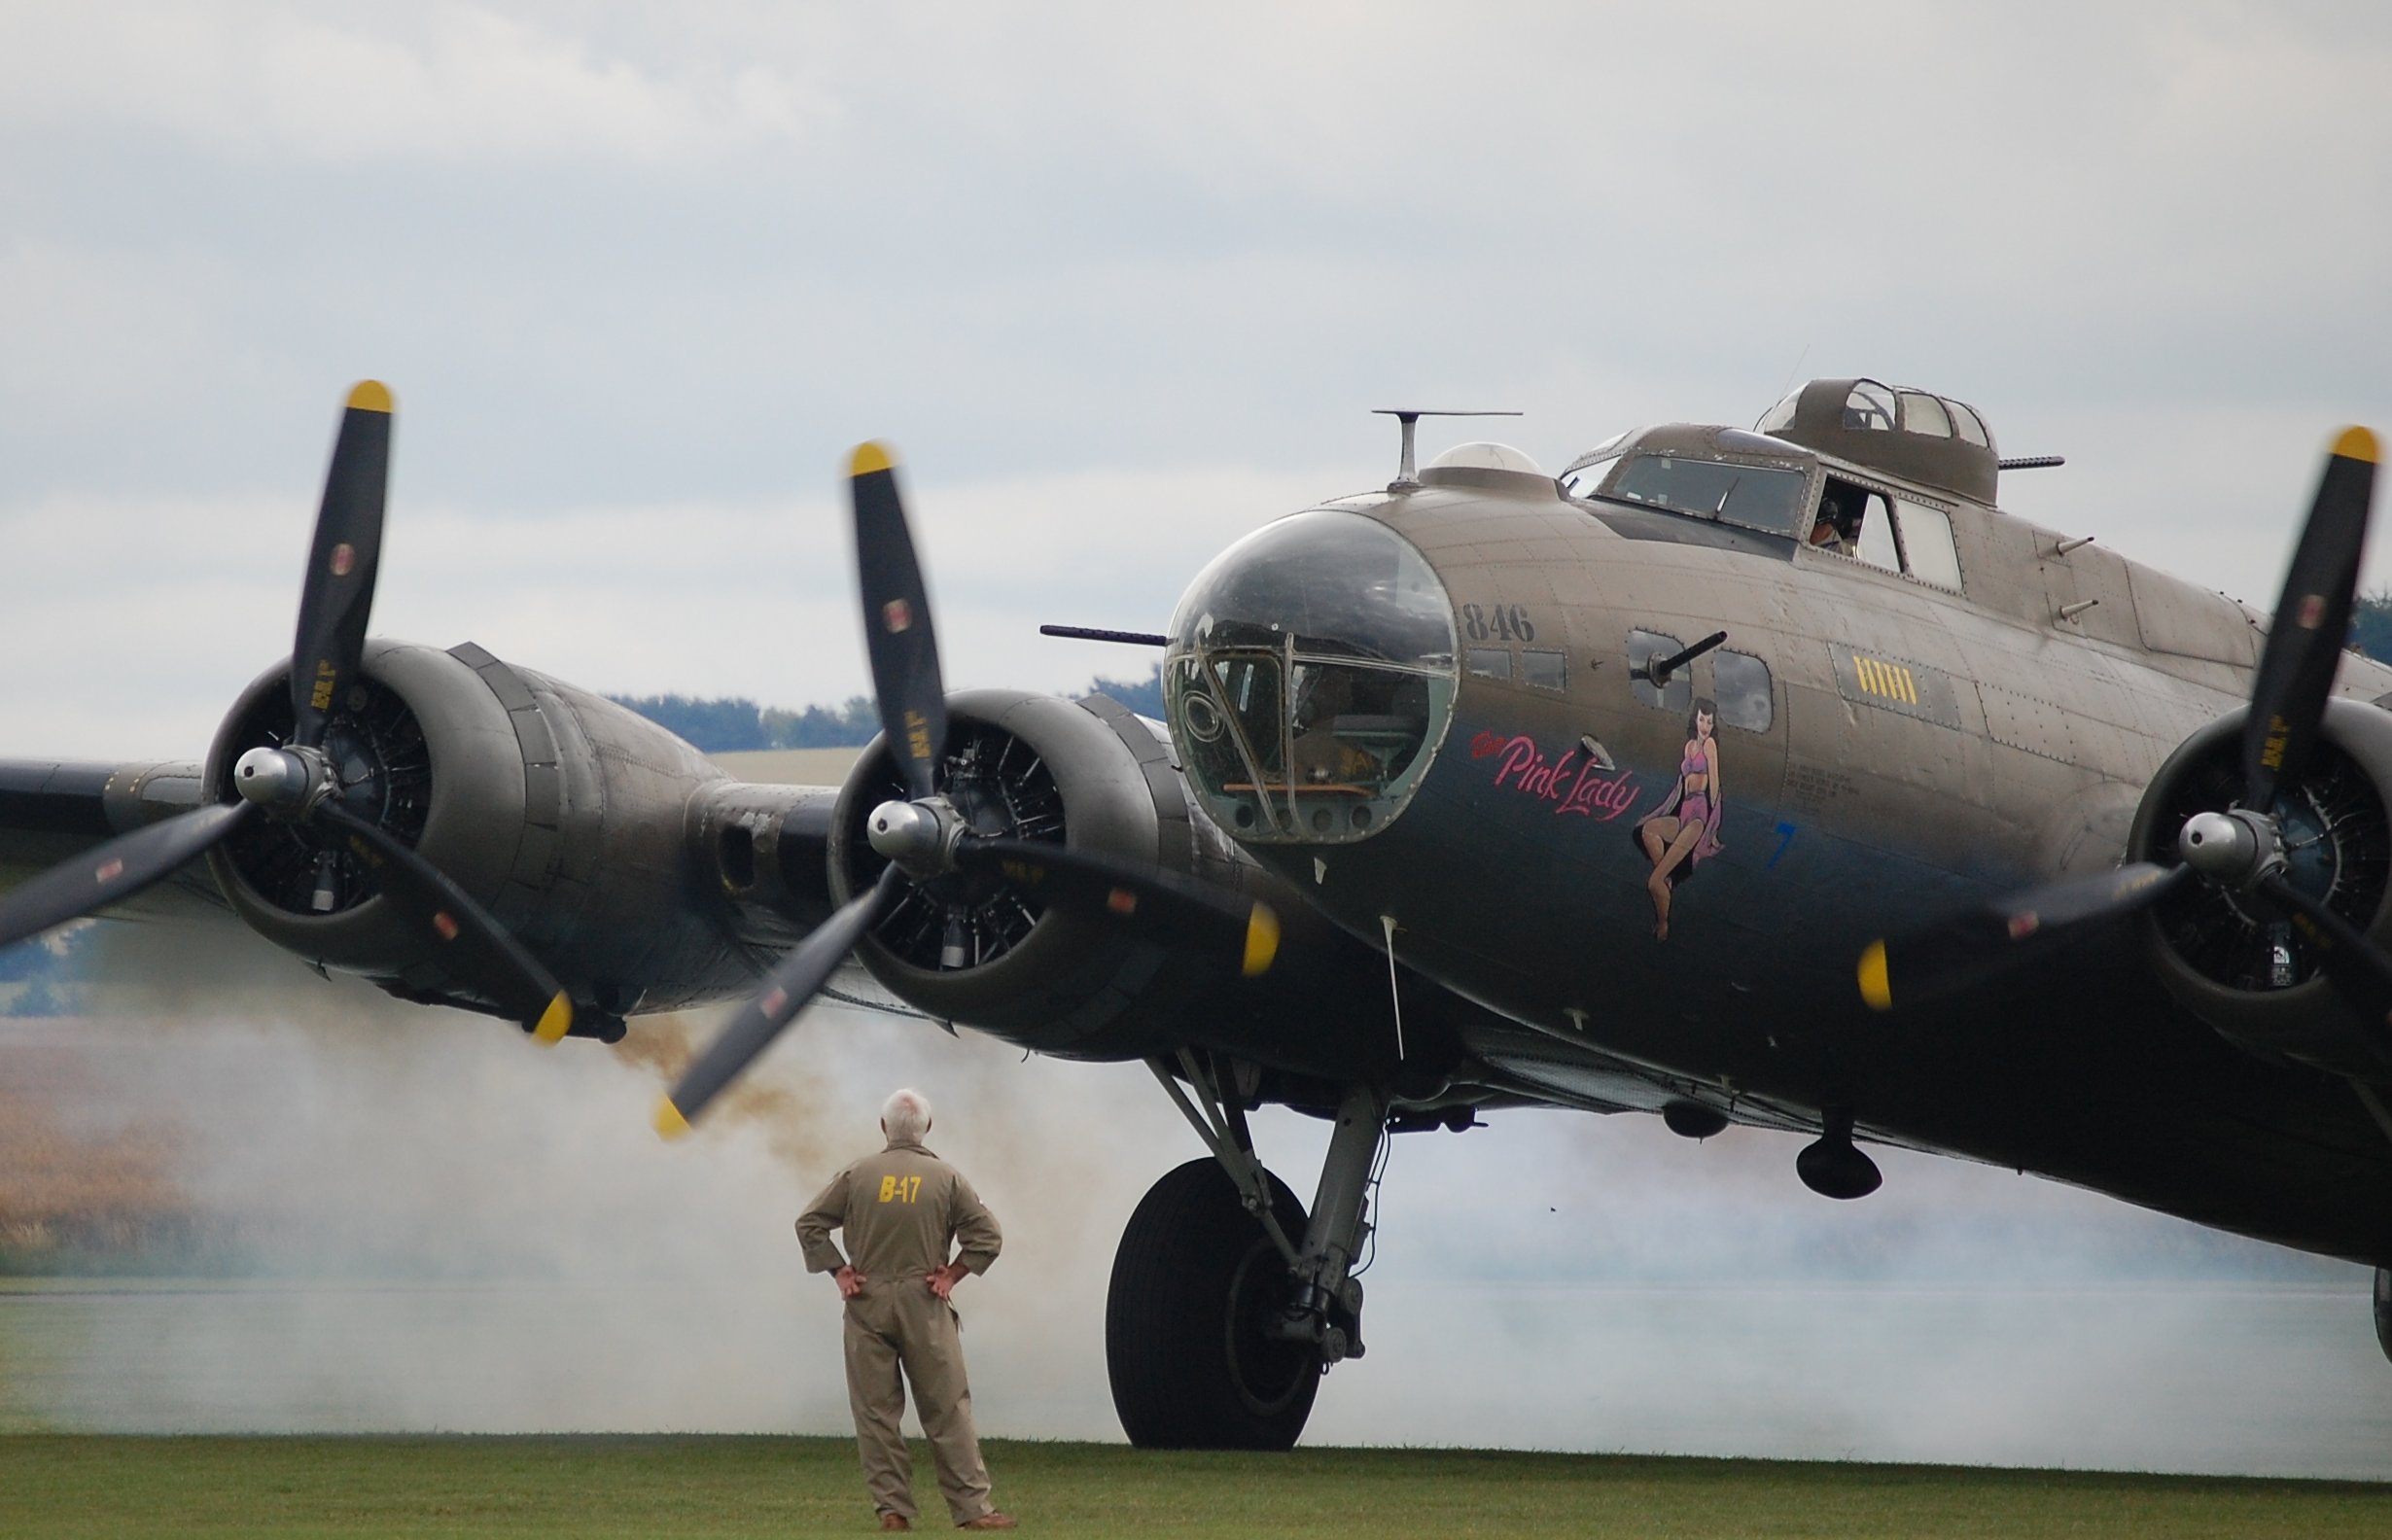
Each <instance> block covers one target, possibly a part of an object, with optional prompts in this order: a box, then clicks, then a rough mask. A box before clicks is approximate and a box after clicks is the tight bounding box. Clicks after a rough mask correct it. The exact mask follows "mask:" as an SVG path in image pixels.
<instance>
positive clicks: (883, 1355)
mask: <svg viewBox="0 0 2392 1540" xmlns="http://www.w3.org/2000/svg"><path fill="white" fill-rule="evenodd" d="M838 1229H844V1230H845V1231H846V1232H847V1250H848V1256H847V1257H846V1258H842V1257H841V1256H840V1255H839V1248H838V1246H836V1245H835V1244H833V1243H832V1242H831V1240H830V1232H831V1231H833V1230H838ZM797 1242H798V1244H799V1245H801V1246H802V1247H804V1249H805V1256H806V1271H807V1272H809V1273H835V1272H837V1271H838V1270H839V1269H840V1268H841V1267H842V1266H845V1265H847V1264H848V1262H849V1261H851V1260H852V1262H853V1264H854V1266H855V1269H856V1271H857V1272H859V1273H861V1274H862V1275H863V1279H864V1283H863V1292H862V1293H861V1294H859V1295H857V1296H856V1297H855V1298H854V1299H852V1300H849V1301H848V1302H847V1329H846V1344H847V1399H848V1403H849V1405H850V1406H851V1407H852V1408H853V1409H854V1411H855V1414H856V1444H857V1448H858V1451H859V1452H860V1453H861V1454H862V1460H863V1484H864V1487H865V1488H866V1489H867V1490H868V1491H870V1492H871V1494H872V1506H873V1507H874V1508H876V1509H878V1510H879V1511H880V1512H882V1513H884V1514H892V1513H893V1514H899V1515H902V1516H903V1517H904V1519H905V1520H906V1522H909V1523H910V1522H912V1521H913V1520H914V1519H915V1517H916V1514H915V1510H914V1487H913V1481H914V1466H913V1457H912V1455H911V1454H909V1453H908V1452H906V1448H905V1433H904V1429H903V1428H902V1427H901V1426H900V1424H899V1419H900V1418H902V1417H904V1415H905V1387H904V1385H903V1384H901V1383H899V1382H898V1380H897V1371H898V1369H899V1367H900V1366H901V1367H902V1368H903V1370H904V1374H905V1380H906V1381H907V1382H910V1383H911V1384H912V1385H913V1387H914V1409H915V1411H916V1412H918V1413H919V1414H920V1415H921V1417H922V1431H923V1433H924V1434H925V1435H927V1436H928V1437H929V1439H930V1441H931V1457H932V1460H933V1461H934V1462H935V1463H936V1464H937V1467H938V1489H939V1491H940V1493H941V1494H943V1495H944V1496H945V1497H946V1499H947V1509H948V1511H949V1512H950V1513H952V1514H953V1515H954V1516H955V1522H957V1523H959V1524H960V1523H965V1522H969V1521H971V1520H973V1519H977V1518H979V1517H980V1516H981V1515H982V1514H985V1513H988V1512H990V1511H992V1508H991V1504H990V1502H989V1498H988V1492H989V1486H988V1467H987V1466H986V1465H984V1464H982V1463H981V1461H980V1440H979V1436H978V1435H977V1434H975V1433H974V1432H973V1431H972V1426H971V1385H970V1383H969V1382H968V1381H967V1380H966V1379H965V1376H964V1344H963V1339H962V1337H961V1335H960V1334H959V1323H958V1318H957V1315H956V1312H955V1307H954V1306H953V1305H950V1304H948V1303H947V1302H946V1301H944V1300H942V1299H940V1298H939V1297H938V1296H937V1295H935V1294H932V1292H931V1286H930V1281H929V1279H930V1275H931V1270H932V1269H933V1268H937V1267H943V1266H945V1265H946V1262H947V1252H948V1248H949V1246H950V1245H951V1244H952V1245H959V1246H960V1247H961V1248H962V1249H961V1252H960V1254H959V1255H958V1256H957V1257H956V1259H955V1260H956V1261H957V1262H958V1263H960V1264H961V1265H962V1266H963V1267H964V1268H965V1269H967V1271H969V1272H971V1273H973V1274H980V1273H985V1272H987V1271H988V1265H989V1264H990V1263H991V1262H994V1261H996V1260H997V1250H998V1247H999V1246H1000V1245H1001V1244H1002V1243H1003V1236H1002V1235H1001V1234H1000V1233H999V1231H998V1229H997V1220H996V1218H995V1216H993V1215H992V1214H990V1212H989V1211H988V1207H987V1205H985V1204H983V1203H981V1202H980V1195H979V1194H978V1193H976V1192H973V1191H972V1190H971V1183H969V1182H967V1181H966V1180H965V1179H964V1177H963V1174H962V1173H961V1172H958V1171H956V1169H955V1168H954V1167H952V1166H949V1165H948V1164H947V1163H946V1162H945V1161H942V1160H940V1159H939V1158H938V1157H937V1156H935V1155H933V1154H932V1153H931V1152H930V1151H929V1150H927V1149H924V1148H923V1147H922V1146H921V1145H919V1144H915V1143H898V1142H897V1141H896V1140H892V1141H891V1142H890V1144H889V1147H888V1148H887V1149H885V1150H883V1151H881V1152H880V1153H879V1154H878V1155H874V1156H870V1157H868V1158H866V1159H864V1160H860V1161H858V1162H856V1164H854V1165H853V1166H850V1167H848V1168H847V1170H845V1171H843V1172H839V1173H838V1174H837V1175H836V1176H833V1177H831V1178H830V1185H829V1186H827V1187H825V1188H824V1189H823V1190H822V1193H821V1195H820V1196H819V1197H817V1198H816V1199H815V1200H814V1202H813V1203H812V1204H810V1205H808V1206H807V1207H806V1211H805V1212H804V1213H803V1214H802V1215H800V1216H799V1217H798V1220H797Z"/></svg>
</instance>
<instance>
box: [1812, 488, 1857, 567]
mask: <svg viewBox="0 0 2392 1540" xmlns="http://www.w3.org/2000/svg"><path fill="white" fill-rule="evenodd" d="M1859 523H1860V521H1859V518H1858V517H1857V515H1855V514H1854V513H1852V512H1851V511H1849V510H1847V508H1845V506H1844V499H1843V498H1842V497H1841V496H1840V495H1839V494H1838V491H1837V489H1836V488H1835V486H1833V485H1832V484H1831V485H1830V486H1829V487H1828V489H1827V490H1826V491H1824V492H1822V493H1820V494H1819V516H1818V517H1817V518H1816V519H1814V520H1812V525H1811V544H1812V548H1813V549H1815V550H1826V551H1834V552H1835V553H1836V554H1837V555H1839V556H1848V555H1850V554H1851V548H1852V542H1853V540H1854V539H1855V538H1856V537H1857V536H1858V535H1859V533H1860V530H1859Z"/></svg>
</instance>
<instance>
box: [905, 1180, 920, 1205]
mask: <svg viewBox="0 0 2392 1540" xmlns="http://www.w3.org/2000/svg"><path fill="white" fill-rule="evenodd" d="M905 1189H906V1190H905V1201H906V1202H907V1203H912V1202H913V1201H914V1200H915V1199H917V1198H919V1197H921V1196H922V1178H921V1177H919V1176H908V1177H906V1178H905Z"/></svg>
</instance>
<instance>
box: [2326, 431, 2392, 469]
mask: <svg viewBox="0 0 2392 1540" xmlns="http://www.w3.org/2000/svg"><path fill="white" fill-rule="evenodd" d="M2334 452H2335V453H2336V454H2338V455H2340V456H2341V457H2342V458H2343V459H2345V460H2364V461H2366V462H2367V463H2368V464H2369V465H2374V463H2375V462H2376V461H2378V460H2380V459H2382V458H2383V446H2382V445H2381V444H2379V443H2377V442H2376V440H2375V436H2374V434H2373V433H2371V432H2369V431H2368V430H2367V429H2365V428H2345V429H2343V430H2342V437H2340V438H2337V439H2335V440H2334Z"/></svg>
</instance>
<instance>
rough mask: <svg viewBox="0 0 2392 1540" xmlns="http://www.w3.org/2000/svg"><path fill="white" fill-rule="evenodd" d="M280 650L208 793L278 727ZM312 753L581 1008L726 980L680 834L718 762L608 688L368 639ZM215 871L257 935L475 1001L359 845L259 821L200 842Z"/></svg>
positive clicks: (283, 701) (224, 742)
mask: <svg viewBox="0 0 2392 1540" xmlns="http://www.w3.org/2000/svg"><path fill="white" fill-rule="evenodd" d="M288 671H289V665H288V664H287V663H283V664H277V665H276V666H274V667H273V668H270V669H268V670H267V671H266V672H265V673H264V674H262V675H260V676H259V677H258V679H257V680H256V681H255V682H252V683H251V684H250V686H249V687H248V689H246V690H245V691H243V692H242V695H241V697H240V699H239V700H238V701H237V702H236V703H235V704H234V706H233V709H232V711H231V713H230V714H229V716H228V717H226V719H225V722H224V725H223V726H222V727H220V728H219V729H218V731H217V735H216V740H215V742H214V744H213V745H212V746H211V747H210V749H209V751H208V758H207V764H206V769H205V772H204V778H205V779H204V792H203V794H204V795H205V797H206V798H207V799H208V800H211V801H226V800H229V799H230V797H231V795H232V793H231V791H230V789H229V773H230V767H231V766H232V764H233V763H234V761H236V760H237V759H238V758H239V757H240V755H241V753H242V752H244V751H246V750H248V749H251V748H254V747H257V746H259V745H261V744H276V745H278V744H280V743H281V742H282V741H283V740H284V739H285V738H287V737H288V735H289V733H290V731H291V707H290V690H289V685H288V682H287V680H288ZM363 673H364V678H363V679H362V680H361V681H360V682H358V683H357V684H355V685H354V686H352V688H351V690H350V691H349V694H348V696H347V698H346V699H345V700H344V701H342V702H341V703H339V706H338V708H337V711H336V715H335V717H334V722H333V724H332V726H331V729H330V731H329V732H328V734H327V736H326V740H325V749H326V752H327V753H328V754H329V755H330V756H331V757H332V759H333V761H334V765H335V767H336V768H337V769H338V770H339V773H340V779H341V780H342V782H343V783H344V785H345V787H346V790H344V792H343V793H342V797H343V803H344V805H345V806H346V807H347V809H348V811H350V812H351V813H353V814H355V815H356V816H358V817H360V818H363V819H367V820H369V821H371V822H376V823H378V824H379V825H380V826H381V827H383V828H384V829H386V830H388V831H390V832H391V833H393V834H395V835H397V836H398V837H399V838H400V839H402V840H403V841H405V842H406V843H408V844H410V845H412V846H413V847H414V848H415V849H416V850H417V851H418V852H420V853H421V854H422V855H423V856H424V857H426V858H427V859H429V860H430V861H431V862H432V863H433V864H434V865H436V866H438V867H439V868H440V870H441V871H442V872H444V873H446V874H447V875H448V876H449V877H450V878H451V879H453V880H454V881H455V882H457V883H458V885H459V886H461V887H463V888H464V889H465V890H466V892H469V893H471V894H473V895H474V897H475V898H476V899H478V900H479V901H480V902H481V903H482V904H483V905H484V906H485V907H487V908H488V909H489V910H490V911H491V913H492V914H493V915H495V916H496V917H497V919H498V920H499V922H500V923H501V924H502V925H504V926H506V927H508V929H509V930H510V931H512V932H513V933H514V934H515V935H516V936H517V937H518V938H519V939H520V940H522V941H523V942H524V944H525V945H527V946H528V947H530V948H531V949H532V950H533V952H534V953H536V954H537V955H538V956H539V957H540V958H541V960H542V961H543V962H545V963H546V964H547V965H548V967H549V969H550V971H552V972H553V973H555V974H556V976H557V978H558V980H559V981H560V982H561V983H563V984H564V985H565V987H566V988H567V989H568V990H569V991H571V992H572V994H573V996H574V997H575V999H576V1000H578V1001H580V1002H581V1003H582V1004H583V1005H584V1006H585V1007H594V1008H595V1016H596V1018H597V1019H596V1020H594V1021H592V1022H590V1023H589V1026H590V1028H591V1030H592V1031H593V1032H594V1033H595V1034H597V1035H616V1034H619V1032H620V1024H619V1021H616V1020H610V1019H609V1018H619V1017H620V1016H622V1015H625V1014H628V1013H631V1012H633V1011H639V1010H665V1009H671V1008H674V1007H676V1006H679V1005H683V1004H687V1003H691V1002H693V1001H695V1000H699V999H705V998H712V997H721V996H724V995H731V994H736V993H738V992H739V991H740V990H741V989H742V988H744V987H745V986H746V985H747V983H748V982H749V980H751V979H752V977H753V971H752V969H751V968H750V967H749V965H748V964H747V963H746V962H744V961H743V960H741V959H740V958H738V957H736V956H735V955H733V953H732V951H731V948H730V946H729V943H728V941H727V939H726V935H725V931H724V928H723V927H722V926H721V923H720V921H719V917H716V916H714V915H713V914H712V913H711V911H710V909H709V906H708V903H707V901H706V899H707V895H708V891H709V890H708V885H707V884H706V883H704V882H702V881H700V880H699V878H698V876H697V874H696V873H694V872H693V870H692V864H693V863H692V861H691V858H690V857H689V855H688V847H687V844H686V837H685V827H686V808H687V807H688V805H689V802H690V798H691V796H692V794H693V793H695V792H696V791H698V790H699V789H700V788H702V787H705V786H707V785H709V784H710V783H715V782H720V781H722V780H725V779H726V778H725V776H724V775H723V773H722V772H721V770H720V769H718V768H716V767H715V766H714V765H712V764H711V763H709V762H708V761H707V760H706V759H705V758H704V757H703V756H702V755H700V754H699V753H698V752H696V751H695V750H693V749H691V748H690V747H689V746H688V745H686V744H685V743H683V742H682V741H681V740H680V739H678V738H676V737H674V736H673V735H672V734H671V733H668V732H666V731H665V730H663V729H662V728H660V727H657V726H655V725H654V724H652V723H651V722H649V721H647V720H645V719H644V718H642V717H637V716H634V715H633V714H631V713H630V712H627V711H625V710H623V709H622V708H620V707H618V706H616V705H615V704H614V703H612V702H610V701H607V700H603V699H601V698H599V697H597V696H593V695H589V694H586V693H584V692H582V691H580V690H577V689H574V688H573V687H571V686H569V685H566V684H563V683H560V682H556V681H554V680H550V679H548V678H546V677H545V676H543V675H540V674H536V673H533V672H532V671H530V670H527V669H519V668H515V667H512V666H510V665H509V664H507V663H504V662H501V661H500V660H499V659H497V658H494V657H492V656H491V655H490V654H489V653H487V652H485V651H483V650H482V649H481V648H479V647H474V646H472V645H471V644H467V645H465V646H462V647H456V648H454V649H452V650H449V651H441V650H440V649H438V648H435V647H418V646H411V645H405V644H399V643H381V642H377V643H373V644H370V645H369V647H368V648H367V650H366V654H365V663H364V669H363ZM208 864H209V868H210V870H211V872H212V873H213V875H214V876H215V878H216V881H217V883H218V885H219V886H220V887H221V888H223V890H224V892H225V894H226V896H227V898H228V899H229V901H230V903H231V905H232V907H233V908H234V910H235V911H236V912H238V913H239V914H240V916H241V918H242V919H244V920H246V921H247V922H248V923H249V924H250V925H251V926H253V927H256V928H257V929H258V930H259V931H260V932H261V933H263V934H264V936H265V937H266V938H267V939H269V940H271V941H273V942H275V943H276V944H277V945H279V946H282V947H285V948H287V949H289V950H290V951H292V952H294V953H297V954H298V955H299V956H300V957H302V958H306V959H308V960H310V961H312V962H318V963H321V964H322V965H324V966H327V967H334V968H339V969H342V970H344V971H348V972H353V973H359V974H363V975H365V976H366V977H368V978H370V979H372V980H373V981H374V982H376V983H378V984H380V985H382V986H383V987H384V988H386V989H389V990H391V991H392V993H394V994H398V995H401V996H403V997H407V998H417V999H436V1000H444V1001H447V1002H449V1003H455V1004H462V1005H466V1006H469V1007H471V1006H475V1005H478V1004H480V1003H482V1002H480V1001H478V1000H476V999H475V997H473V996H472V994H471V992H470V991H469V990H467V989H466V988H465V987H464V986H463V985H461V984H460V983H459V982H458V981H457V980H455V979H452V978H451V977H450V976H449V975H448V973H447V971H446V970H445V969H444V968H443V967H442V966H441V964H440V962H439V961H438V959H437V958H436V956H435V955H434V953H435V943H433V942H431V941H429V940H426V939H423V938H421V937H420V936H418V935H417V934H415V933H414V932H412V931H411V930H410V929H408V928H407V927H404V926H402V925H401V924H400V923H399V921H398V919H397V917H396V916H394V915H392V914H391V913H390V912H389V910H388V908H387V906H386V905H384V904H383V903H382V902H380V900H379V898H378V896H377V895H376V893H375V892H374V888H373V884H372V880H371V878H370V876H369V874H368V872H367V871H366V870H365V869H364V868H363V867H362V866H361V865H360V863H359V862H358V861H357V859H356V857H354V856H353V855H351V854H350V853H348V852H346V851H345V850H342V849H339V848H337V847H336V846H334V844H333V843H332V842H330V841H327V840H325V839H324V838H322V837H321V836H319V835H318V834H316V833H315V832H314V831H313V830H312V829H310V828H308V827H305V826H302V825H299V824H295V823H292V822H286V821H283V820H279V819H274V820H268V819H256V820H253V821H251V822H250V823H249V825H248V826H246V827H245V828H244V829H242V830H241V831H240V832H239V833H238V834H236V835H235V836H234V837H233V838H232V839H230V840H229V841H227V842H226V843H225V844H224V845H222V846H220V847H218V848H217V849H216V850H214V851H212V852H210V854H209V857H208Z"/></svg>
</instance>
